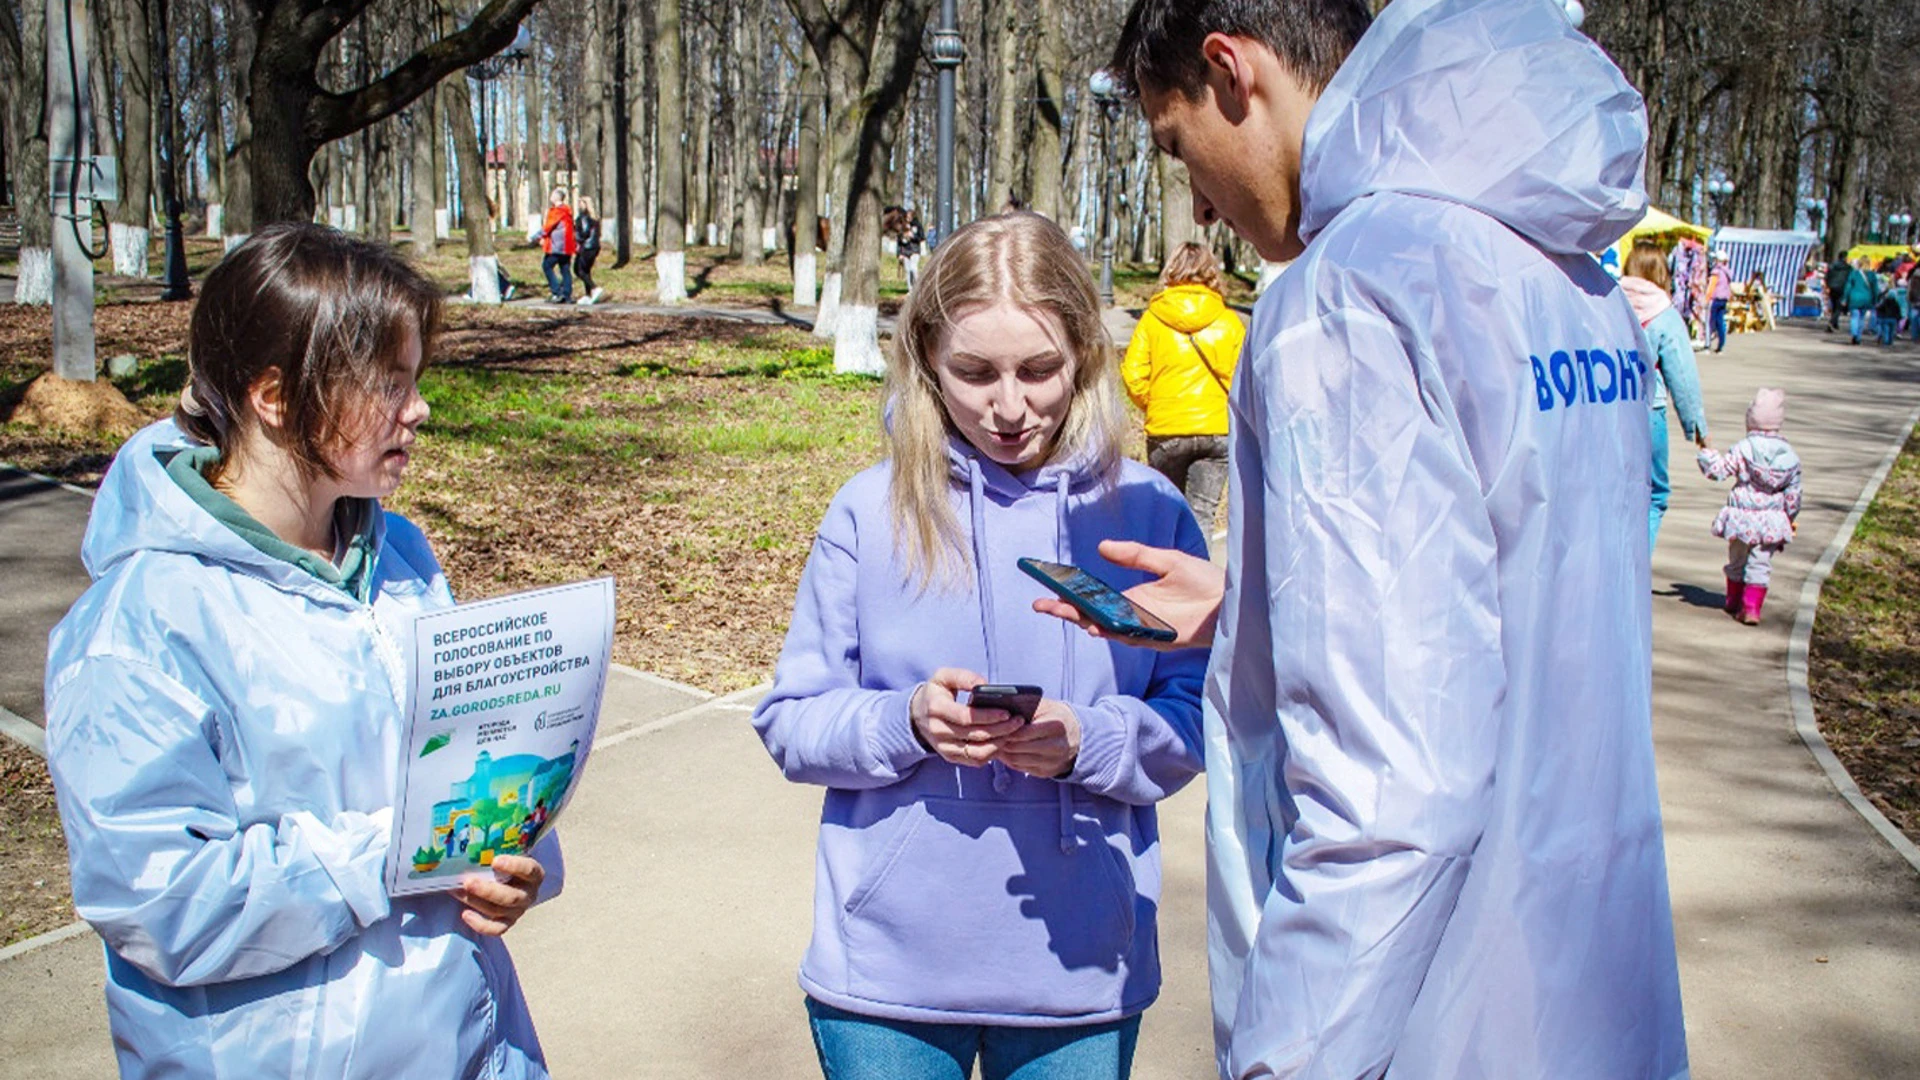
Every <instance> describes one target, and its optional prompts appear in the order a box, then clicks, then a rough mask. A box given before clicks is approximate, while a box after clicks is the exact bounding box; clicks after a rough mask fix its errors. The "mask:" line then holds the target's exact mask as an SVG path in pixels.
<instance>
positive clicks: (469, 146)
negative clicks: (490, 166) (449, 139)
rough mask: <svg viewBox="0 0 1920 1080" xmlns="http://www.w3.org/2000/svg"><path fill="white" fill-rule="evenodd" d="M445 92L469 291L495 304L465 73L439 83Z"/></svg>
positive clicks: (489, 225) (496, 267)
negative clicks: (465, 243) (455, 169)
mask: <svg viewBox="0 0 1920 1080" xmlns="http://www.w3.org/2000/svg"><path fill="white" fill-rule="evenodd" d="M441 86H442V92H443V94H444V95H445V96H444V97H443V98H442V99H441V106H442V107H443V108H444V109H445V110H446V114H447V123H449V124H451V125H453V156H454V160H455V162H456V164H457V166H458V168H459V170H460V219H461V227H462V228H464V229H465V230H466V232H467V274H468V278H469V281H470V284H469V291H468V295H469V296H471V297H473V300H474V302H475V303H479V304H497V303H499V302H500V301H501V299H502V297H501V295H500V276H499V275H500V260H499V259H498V258H497V257H496V256H495V255H494V251H493V214H492V213H491V212H490V211H489V210H488V209H487V188H486V182H485V181H484V180H482V179H481V176H482V174H483V173H484V172H485V166H486V163H485V162H484V161H482V160H481V158H480V136H479V132H478V128H476V126H475V124H474V117H473V98H472V96H471V95H470V94H469V93H468V92H467V79H466V76H464V75H460V76H456V77H454V78H451V79H448V80H447V81H446V82H445V83H442V84H441Z"/></svg>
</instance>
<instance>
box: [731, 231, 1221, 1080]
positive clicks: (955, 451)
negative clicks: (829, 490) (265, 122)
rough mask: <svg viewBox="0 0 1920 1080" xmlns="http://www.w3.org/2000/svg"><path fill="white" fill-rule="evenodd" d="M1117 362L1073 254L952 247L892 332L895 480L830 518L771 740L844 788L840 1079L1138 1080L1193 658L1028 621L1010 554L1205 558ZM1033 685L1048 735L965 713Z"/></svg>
mask: <svg viewBox="0 0 1920 1080" xmlns="http://www.w3.org/2000/svg"><path fill="white" fill-rule="evenodd" d="M1114 374H1115V373H1114V364H1113V358H1112V351H1111V348H1110V346H1109V345H1108V343H1107V340H1106V337H1105V334H1104V332H1103V330H1102V327H1101V324H1100V319H1099V302H1098V299H1097V297H1096V296H1095V293H1094V289H1093V283H1092V281H1091V280H1090V279H1089V278H1088V276H1087V272H1086V269H1085V267H1084V265H1083V264H1082V263H1081V261H1080V259H1079V256H1078V255H1077V254H1076V253H1075V251H1074V249H1073V246H1072V244H1071V243H1070V242H1069V241H1068V239H1067V237H1066V235H1065V234H1064V233H1062V232H1061V231H1060V229H1059V228H1058V227H1057V226H1055V225H1054V224H1053V223H1052V222H1050V221H1048V220H1047V219H1045V218H1043V217H1041V216H1039V215H1037V214H1030V213H1011V214H1003V215H1001V216H999V217H994V218H989V219H986V220H984V221H980V222H976V223H975V224H973V225H970V226H968V227H966V228H965V229H962V230H960V231H959V232H956V233H954V234H953V235H952V236H951V237H949V238H948V239H947V240H946V241H945V242H944V243H942V244H941V245H940V247H939V248H938V249H936V250H935V252H934V254H933V256H932V258H931V259H930V260H929V262H928V264H927V266H926V269H925V271H924V272H923V274H922V276H921V279H920V283H919V287H918V288H917V289H916V290H915V291H914V293H913V294H912V296H911V298H910V299H909V300H908V303H907V307H906V309H905V310H904V311H903V313H902V316H901V320H900V330H899V334H898V336H897V337H896V339H895V342H894V348H893V355H892V359H891V364H890V367H889V371H888V378H887V386H886V396H887V403H888V404H887V416H888V432H887V434H888V439H889V442H890V446H891V451H892V455H891V458H890V460H888V461H886V462H884V463H882V464H880V465H878V466H875V467H874V468H872V469H869V470H867V471H866V472H864V473H861V474H860V475H859V476H856V477H855V478H854V479H853V480H852V481H850V482H849V483H848V484H847V485H846V486H845V487H844V488H842V489H841V490H840V493H839V494H838V495H837V496H836V497H835V498H834V500H833V504H832V506H831V507H829V509H828V510H827V515H826V519H825V520H824V521H823V522H822V523H821V525H820V531H819V535H818V538H817V540H816V541H815V544H814V549H813V554H812V556H811V558H810V559H809V561H808V563H807V569H806V573H805V575H804V576H803V578H802V580H801V583H800V593H799V598H798V600H797V602H796V604H795V608H794V616H793V624H792V628H791V630H790V631H789V633H788V636H787V643H786V648H785V650H784V652H783V653H782V654H781V657H780V663H779V668H778V670H777V671H776V673H775V676H774V688H773V691H772V692H771V693H770V694H768V696H767V698H766V700H765V702H764V703H763V704H762V705H761V706H760V709H759V711H758V712H757V713H756V714H755V717H754V726H755V727H756V728H757V729H758V731H759V733H760V736H761V738H762V739H763V740H764V741H765V743H766V746H767V749H768V751H769V752H770V753H771V754H772V755H773V758H774V760H775V761H776V762H778V763H779V765H780V767H781V769H782V770H783V771H784V772H785V773H786V775H787V777H788V778H789V779H792V780H795V781H798V782H802V783H811V784H820V785H822V786H824V787H826V788H827V789H828V790H827V794H826V800H825V805H824V807H823V809H822V812H821V823H820V846H819V862H818V866H819V869H818V873H817V875H816V891H815V907H814V910H815V919H814V934H813V941H812V944H811V946H810V947H809V948H808V950H807V955H806V958H805V960H804V962H803V963H802V965H801V969H800V984H801V987H802V989H804V990H805V991H806V995H807V1002H806V1005H807V1010H808V1014H809V1017H810V1020H811V1023H812V1028H813V1035H814V1042H815V1046H816V1048H817V1050H818V1052H819V1056H820V1063H821V1068H822V1070H823V1071H824V1072H825V1074H826V1075H827V1076H828V1077H831V1078H833V1080H866V1078H873V1080H881V1078H885V1080H966V1078H967V1077H968V1076H969V1075H970V1074H971V1071H972V1069H973V1068H974V1065H975V1062H976V1060H977V1061H978V1064H979V1068H980V1072H981V1075H982V1076H983V1077H985V1078H986V1080H1001V1078H1006V1077H1013V1076H1015V1075H1016V1074H1017V1076H1018V1077H1019V1080H1047V1078H1059V1077H1124V1076H1126V1075H1127V1074H1128V1071H1129V1069H1130V1063H1131V1060H1132V1056H1133V1044H1134V1039H1135V1037H1136V1034H1137V1031H1138V1024H1139V1017H1140V1013H1141V1012H1142V1011H1143V1010H1145V1009H1146V1007H1147V1006H1148V1005H1149V1004H1150V1003H1152V1001H1153V999H1154V997H1155V995H1156V994H1157V993H1158V991H1159V985H1160V972H1159V962H1158V950H1157V945H1156V940H1155V938H1156V935H1155V927H1154V913H1155V911H1156V908H1157V906H1158V900H1159V895H1158V894H1159V885H1160V858H1159V839H1158V836H1159V834H1158V829H1157V827H1156V824H1155V819H1154V811H1153V804H1154V803H1156V802H1158V801H1159V800H1161V799H1163V798H1166V797H1167V796H1168V795H1171V794H1173V793H1174V792H1175V791H1177V790H1179V789H1180V788H1181V787H1182V786H1184V785H1185V784H1186V783H1187V782H1188V781H1189V780H1191V779H1192V778H1193V777H1194V776H1195V774H1197V773H1198V772H1199V771H1200V766H1201V756H1200V687H1201V680H1202V677H1203V675H1204V673H1205V667H1206V655H1205V653H1204V652H1200V651H1195V650H1186V651H1181V652H1169V653H1155V652H1151V651H1149V650H1144V649H1124V648H1115V647H1112V646H1110V645H1108V644H1107V643H1105V642H1102V641H1098V640H1095V639H1093V638H1090V637H1088V636H1086V635H1084V634H1081V633H1080V632H1078V631H1077V630H1074V629H1073V628H1072V627H1070V626H1068V625H1067V624H1065V623H1062V622H1059V621H1057V620H1053V619H1049V618H1047V617H1046V616H1043V615H1039V614H1036V613H1035V612H1034V610H1033V608H1032V604H1033V601H1034V600H1035V599H1036V598H1038V597H1039V596H1040V595H1041V593H1042V589H1041V588H1040V586H1038V585H1036V584H1035V583H1034V582H1033V581H1031V580H1030V579H1028V578H1027V577H1026V576H1025V575H1024V574H1022V573H1021V572H1020V570H1019V569H1018V567H1017V566H1016V560H1018V559H1019V558H1021V557H1022V556H1033V557H1036V558H1040V559H1045V560H1049V561H1055V562H1066V563H1075V564H1077V565H1080V566H1082V567H1085V568H1087V569H1089V570H1091V571H1093V572H1094V573H1096V574H1098V575H1100V576H1102V577H1106V578H1107V579H1108V580H1109V581H1112V582H1113V583H1114V584H1116V585H1118V586H1120V587H1122V588H1125V587H1127V586H1130V585H1134V584H1137V583H1139V582H1140V581H1141V580H1143V575H1142V574H1140V573H1138V572H1134V573H1128V572H1125V571H1122V570H1120V569H1118V568H1116V567H1114V566H1113V565H1111V564H1110V563H1108V562H1106V561H1105V560H1104V559H1102V558H1101V557H1100V556H1099V554H1098V552H1097V551H1096V546H1097V544H1098V542H1099V540H1100V539H1101V538H1103V537H1107V536H1118V537H1125V538H1128V539H1132V540H1136V541H1139V542H1142V543H1146V544H1151V545H1155V546H1160V547H1176V548H1179V549H1180V550H1182V551H1186V552H1189V553H1191V554H1194V555H1198V556H1204V555H1205V553H1206V545H1205V542H1204V540H1203V539H1202V537H1201V535H1200V533H1199V530H1198V529H1197V528H1196V527H1195V525H1194V521H1193V516H1192V515H1191V514H1190V513H1188V512H1187V508H1186V506H1185V504H1184V503H1183V501H1182V500H1181V497H1180V494H1179V492H1177V491H1176V490H1174V488H1173V487H1172V485H1170V484H1168V483H1167V482H1166V480H1165V479H1163V478H1162V477H1160V476H1159V475H1158V474H1156V473H1154V472H1152V471H1151V470H1149V469H1147V468H1145V467H1144V466H1141V465H1138V464H1135V463H1132V462H1127V461H1124V460H1122V458H1121V456H1120V452H1119V434H1118V432H1119V427H1120V411H1119V401H1118V393H1117V387H1116V385H1115V383H1116V380H1115V377H1114ZM986 682H994V683H1013V684H1030V685H1037V686H1039V687H1041V688H1042V690H1043V692H1044V693H1043V698H1042V700H1041V701H1040V702H1039V705H1038V707H1037V708H1035V709H1033V710H1032V712H1033V715H1032V716H1031V717H1030V718H1026V717H1019V716H1013V715H1009V713H1007V712H1005V711H1002V710H997V709H988V708H981V709H972V708H969V707H968V706H966V705H964V704H962V703H961V700H960V698H961V695H962V694H964V693H965V692H967V691H969V690H970V689H971V688H973V687H975V686H977V685H980V684H982V683H986Z"/></svg>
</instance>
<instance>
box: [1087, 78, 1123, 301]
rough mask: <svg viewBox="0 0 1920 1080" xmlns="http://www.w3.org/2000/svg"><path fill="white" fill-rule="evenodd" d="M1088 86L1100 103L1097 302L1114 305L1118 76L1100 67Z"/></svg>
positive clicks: (1096, 101) (1089, 80) (1088, 81)
mask: <svg viewBox="0 0 1920 1080" xmlns="http://www.w3.org/2000/svg"><path fill="white" fill-rule="evenodd" d="M1087 89H1088V90H1089V91H1090V92H1091V93H1092V94H1093V100H1094V102H1095V103H1096V104H1098V105H1099V106H1100V146H1101V158H1102V160H1103V161H1104V162H1105V165H1106V167H1105V168H1104V169H1102V170H1101V171H1100V172H1101V176H1100V302H1101V303H1102V304H1104V305H1105V306H1107V307H1112V306H1113V114H1114V112H1115V111H1116V110H1117V109H1119V107H1120V80H1118V79H1116V78H1114V76H1113V72H1111V71H1108V70H1106V69H1105V68H1102V69H1101V70H1099V71H1096V72H1094V73H1093V77H1092V78H1089V79H1088V80H1087Z"/></svg>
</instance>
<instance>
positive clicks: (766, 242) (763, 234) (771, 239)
mask: <svg viewBox="0 0 1920 1080" xmlns="http://www.w3.org/2000/svg"><path fill="white" fill-rule="evenodd" d="M778 250H780V230H779V229H776V228H774V227H773V226H771V225H769V226H767V227H766V228H764V229H761V230H760V253H761V254H763V255H765V254H769V253H771V252H775V251H778Z"/></svg>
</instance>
